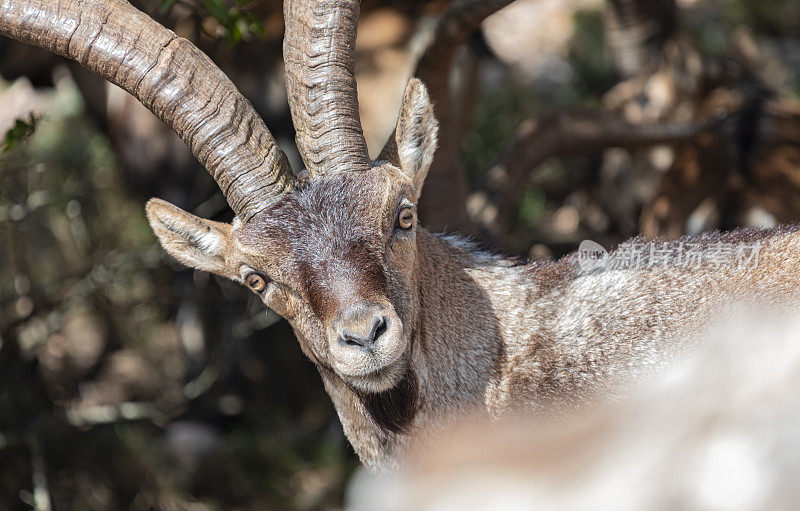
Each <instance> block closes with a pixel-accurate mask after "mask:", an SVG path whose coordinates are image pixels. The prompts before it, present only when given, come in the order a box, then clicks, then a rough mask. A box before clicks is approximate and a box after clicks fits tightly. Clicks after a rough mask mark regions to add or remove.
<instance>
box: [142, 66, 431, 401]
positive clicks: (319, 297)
mask: <svg viewBox="0 0 800 511" xmlns="http://www.w3.org/2000/svg"><path fill="white" fill-rule="evenodd" d="M436 130H437V124H436V120H435V118H434V116H433V109H432V107H431V104H430V101H429V99H428V94H427V92H426V90H425V87H424V86H423V85H422V83H421V82H419V81H418V80H416V79H414V80H411V81H410V82H409V84H408V87H407V88H406V92H405V96H404V98H403V103H402V107H401V111H400V117H399V120H398V123H397V129H396V131H395V139H394V142H395V145H396V151H395V150H394V147H391V146H392V144H390V148H387V150H385V151H384V154H383V155H382V156H385V157H387V158H389V159H390V160H391V161H386V160H378V161H375V162H373V163H372V165H371V166H370V168H369V169H368V170H365V171H348V170H344V171H341V172H335V173H331V174H328V175H325V176H318V177H316V178H314V179H312V180H311V181H309V182H308V183H307V184H305V185H297V186H296V187H295V189H293V190H291V191H290V192H287V193H285V194H283V195H281V196H280V198H278V199H277V200H275V201H273V202H272V203H271V204H269V205H268V207H266V208H264V209H263V210H261V211H259V212H258V213H256V214H255V215H253V216H252V217H251V218H250V219H248V220H246V221H242V220H240V219H239V218H237V219H236V220H235V221H234V223H233V225H227V224H220V223H217V222H211V221H208V220H204V219H201V218H198V217H196V216H194V215H191V214H190V213H187V212H185V211H182V210H180V209H178V208H177V207H175V206H172V205H170V204H168V203H166V202H164V201H161V200H157V199H154V200H151V201H150V202H149V203H148V205H147V213H148V217H149V219H150V224H151V226H152V227H153V230H154V231H155V233H156V234H157V235H158V238H159V240H160V241H161V244H162V245H163V246H164V248H165V249H166V250H167V252H169V253H170V254H171V255H172V256H173V257H175V258H176V259H177V260H179V261H180V262H182V263H184V264H186V265H188V266H191V267H194V268H198V269H201V270H205V271H209V272H213V273H216V274H218V275H221V276H224V277H227V278H230V279H233V280H236V281H239V282H241V283H243V284H244V285H246V286H247V287H249V288H250V289H251V290H252V291H253V292H255V293H256V294H257V295H258V296H259V297H260V298H261V300H262V301H263V302H264V303H265V304H266V305H267V306H268V307H270V308H271V309H273V310H275V311H276V312H278V313H279V314H280V315H281V316H283V317H284V318H286V319H287V320H289V322H290V323H291V325H292V327H293V328H294V330H295V332H296V333H297V335H298V338H299V339H300V342H301V345H302V348H303V350H304V351H305V353H306V354H307V355H308V356H309V357H310V358H311V359H312V360H314V361H315V362H317V363H318V364H320V365H322V366H324V367H327V368H330V369H332V370H333V371H335V372H336V373H337V374H338V375H340V376H341V377H342V378H343V379H344V380H345V381H346V382H347V383H348V384H350V385H351V386H353V387H354V388H355V389H357V390H359V391H362V392H377V391H382V390H385V389H387V388H389V387H392V386H393V385H394V384H395V383H396V382H397V381H398V380H399V379H400V378H401V377H402V376H403V375H404V373H405V369H406V364H407V351H408V350H407V348H408V341H409V336H410V335H411V332H410V329H411V328H413V325H414V324H415V319H416V309H417V307H416V302H417V297H416V289H417V282H416V280H415V279H416V272H415V267H416V264H417V261H416V254H417V253H416V226H417V215H416V203H417V199H418V198H419V194H420V191H421V188H422V183H423V180H424V179H425V174H426V173H427V171H428V166H429V165H430V162H431V159H432V158H433V153H434V150H435V147H436Z"/></svg>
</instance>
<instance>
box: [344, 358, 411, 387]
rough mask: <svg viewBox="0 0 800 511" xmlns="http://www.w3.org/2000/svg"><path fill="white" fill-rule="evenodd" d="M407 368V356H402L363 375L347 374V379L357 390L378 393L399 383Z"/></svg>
mask: <svg viewBox="0 0 800 511" xmlns="http://www.w3.org/2000/svg"><path fill="white" fill-rule="evenodd" d="M405 370H406V362H405V357H400V359H398V360H396V361H394V362H392V363H391V364H388V365H386V366H384V367H382V368H380V369H378V370H377V371H374V372H372V373H369V374H367V375H363V376H345V379H346V380H347V382H348V383H350V385H352V386H353V387H354V388H355V389H356V390H359V391H361V392H367V393H370V394H377V393H378V392H383V391H384V390H388V389H390V388H392V387H394V386H395V385H397V382H399V381H400V379H401V378H402V377H403V373H404V372H405Z"/></svg>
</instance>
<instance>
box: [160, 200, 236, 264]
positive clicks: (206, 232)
mask: <svg viewBox="0 0 800 511" xmlns="http://www.w3.org/2000/svg"><path fill="white" fill-rule="evenodd" d="M145 209H146V211H147V219H148V220H149V221H150V227H151V228H152V229H153V232H154V233H155V234H156V236H158V241H160V242H161V246H162V247H164V250H166V251H167V253H168V254H169V255H171V256H172V257H174V258H175V259H177V260H178V261H179V262H181V263H183V264H185V265H186V266H189V267H191V268H196V269H198V270H203V271H207V272H211V273H216V274H217V275H221V276H223V277H227V278H229V279H236V275H234V274H233V272H231V270H230V269H229V268H228V266H227V265H226V264H225V251H226V250H227V247H228V237H229V235H230V232H231V226H230V225H228V224H222V223H219V222H212V221H211V220H205V219H202V218H200V217H197V216H194V215H192V214H191V213H187V212H186V211H184V210H182V209H180V208H179V207H177V206H173V205H172V204H170V203H169V202H166V201H163V200H160V199H150V200H149V201H148V202H147V206H146V208H145Z"/></svg>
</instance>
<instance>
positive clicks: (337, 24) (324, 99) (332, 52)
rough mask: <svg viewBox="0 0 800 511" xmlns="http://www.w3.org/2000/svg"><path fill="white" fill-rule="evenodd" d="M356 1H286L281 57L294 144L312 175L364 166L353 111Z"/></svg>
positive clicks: (355, 106) (362, 145) (355, 109)
mask: <svg viewBox="0 0 800 511" xmlns="http://www.w3.org/2000/svg"><path fill="white" fill-rule="evenodd" d="M359 7H360V6H359V1H358V0H286V2H285V3H284V6H283V13H284V18H285V20H286V35H285V36H284V39H283V60H284V63H285V65H286V74H285V76H286V91H287V93H288V94H289V106H290V107H291V111H292V120H293V121H294V126H295V129H296V130H297V147H298V149H299V150H300V154H301V155H302V156H303V160H304V162H305V164H306V167H307V168H308V171H309V173H310V174H311V177H312V178H313V177H314V176H317V175H324V174H329V173H334V172H340V171H344V170H366V169H368V168H369V156H368V154H367V143H366V141H365V140H364V133H363V131H362V129H361V119H360V118H359V115H358V95H357V92H356V78H355V74H354V72H353V67H354V64H355V55H354V52H355V44H356V30H357V24H358V14H359Z"/></svg>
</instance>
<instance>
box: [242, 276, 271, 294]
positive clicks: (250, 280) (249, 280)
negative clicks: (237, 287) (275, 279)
mask: <svg viewBox="0 0 800 511" xmlns="http://www.w3.org/2000/svg"><path fill="white" fill-rule="evenodd" d="M244 283H245V284H246V285H247V287H249V288H250V289H252V290H253V291H255V292H256V293H260V292H261V291H263V290H264V289H265V288H266V287H267V279H266V278H264V277H263V276H261V275H259V274H258V273H251V274H249V275H248V276H247V277H245V278H244Z"/></svg>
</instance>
